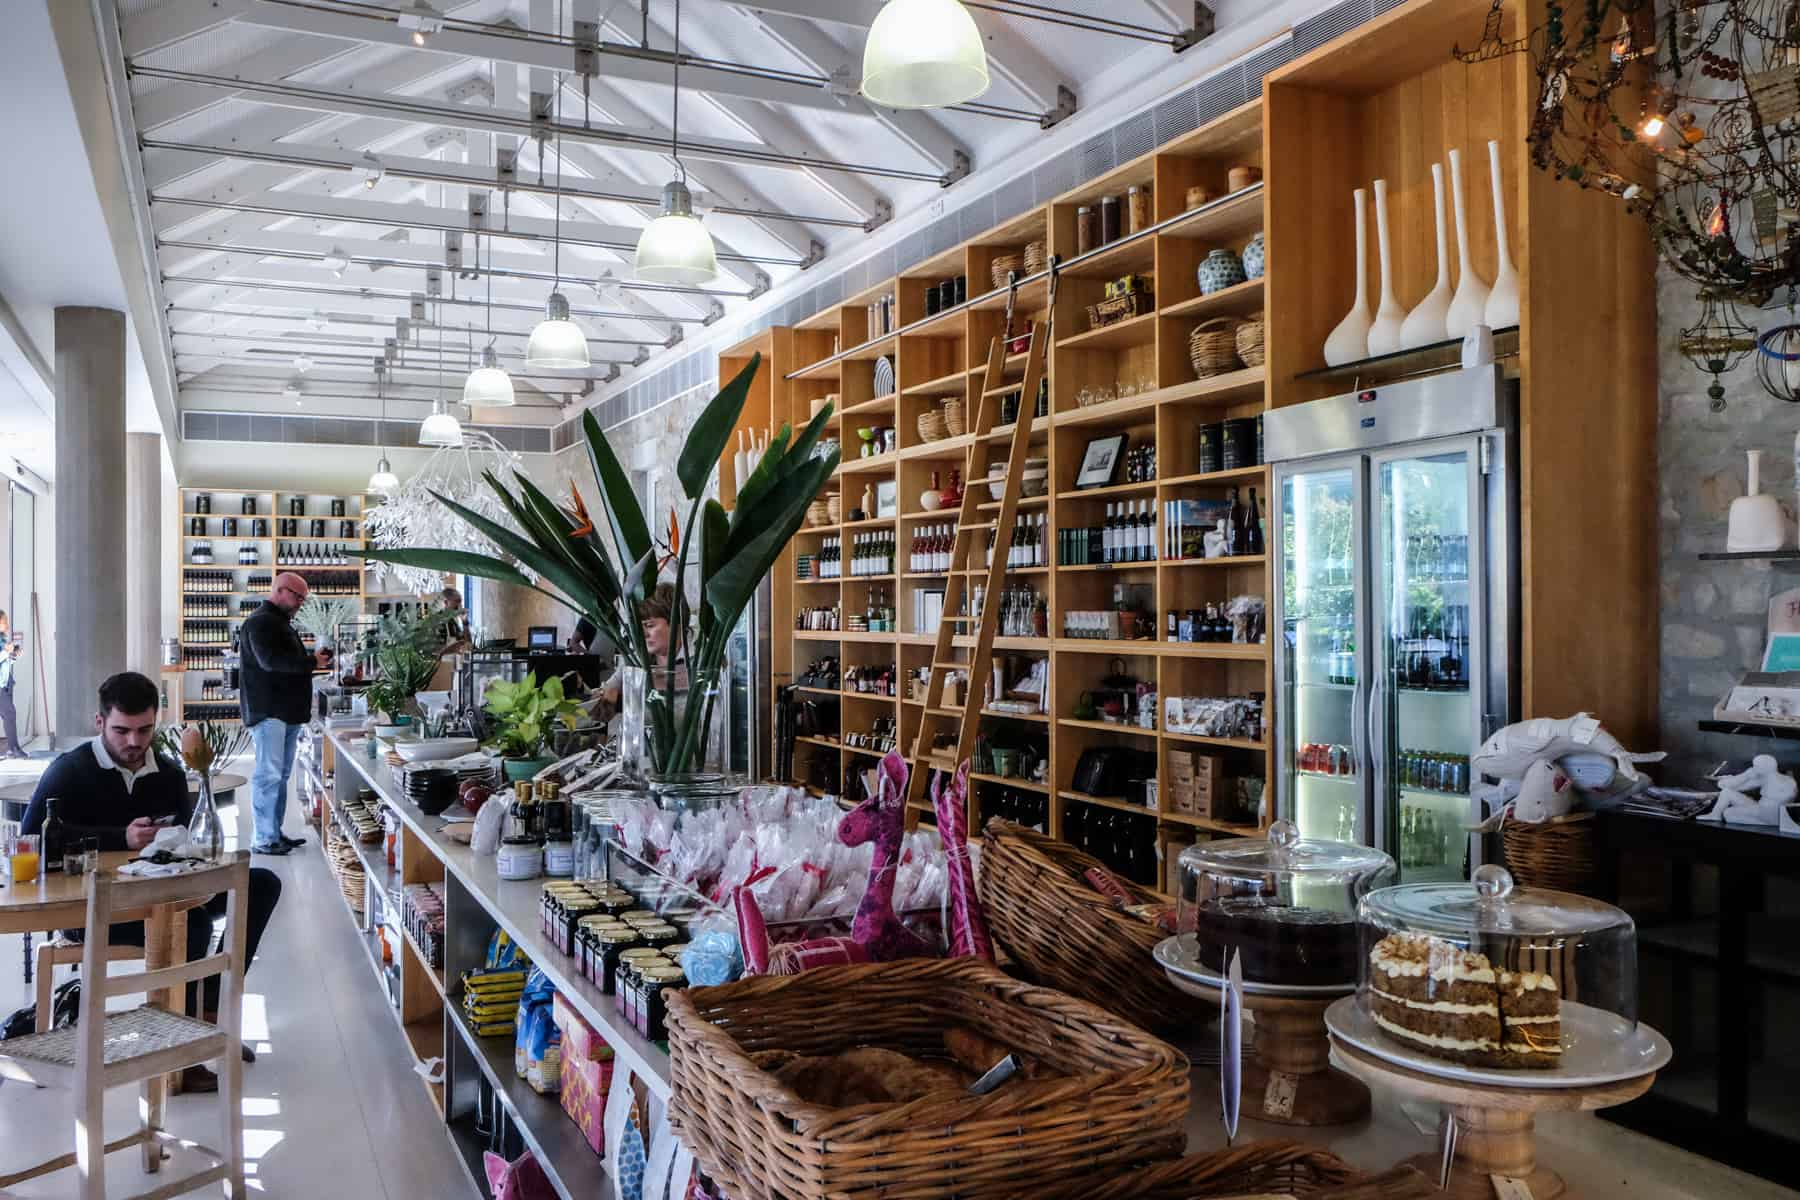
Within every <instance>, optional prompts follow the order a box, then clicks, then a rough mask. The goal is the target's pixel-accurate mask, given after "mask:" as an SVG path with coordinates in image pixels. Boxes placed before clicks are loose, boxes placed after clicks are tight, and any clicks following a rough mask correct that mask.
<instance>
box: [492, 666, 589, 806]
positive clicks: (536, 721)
mask: <svg viewBox="0 0 1800 1200" xmlns="http://www.w3.org/2000/svg"><path fill="white" fill-rule="evenodd" d="M481 707H482V708H483V709H484V710H485V711H486V712H487V715H488V716H489V717H491V718H493V722H494V728H493V734H492V736H491V737H490V738H489V739H488V744H489V745H490V746H492V747H493V748H494V749H495V750H498V751H499V752H500V761H501V766H502V767H503V768H504V770H505V771H506V780H507V782H508V783H512V782H514V781H516V780H520V779H530V778H531V777H532V776H533V775H536V774H537V773H538V772H539V771H541V770H543V769H544V768H545V767H547V766H549V765H550V764H551V763H552V762H554V761H555V756H554V755H552V754H551V753H550V737H551V734H552V733H554V732H555V729H556V727H557V726H558V725H561V726H562V727H563V728H564V729H573V728H575V723H576V717H577V714H579V713H580V712H581V706H580V705H578V704H576V703H575V701H573V700H571V699H570V698H568V697H567V696H565V695H564V694H563V684H562V680H561V679H557V678H554V677H553V678H550V679H547V680H545V681H544V682H543V683H542V684H539V683H538V681H537V676H536V675H535V674H529V673H528V674H527V675H526V676H525V678H523V679H521V680H520V681H519V682H517V683H508V682H507V681H506V680H504V679H496V680H495V681H494V682H492V683H490V684H489V685H488V689H487V694H486V695H485V696H484V697H483V698H482V703H481Z"/></svg>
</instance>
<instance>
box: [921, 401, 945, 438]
mask: <svg viewBox="0 0 1800 1200" xmlns="http://www.w3.org/2000/svg"><path fill="white" fill-rule="evenodd" d="M949 436H950V430H949V428H948V427H947V426H946V425H945V424H944V414H943V413H941V412H938V411H937V410H936V409H933V410H932V411H930V412H922V413H920V414H919V440H920V441H925V442H941V441H943V440H944V439H945V438H947V437H949Z"/></svg>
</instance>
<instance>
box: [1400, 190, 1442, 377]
mask: <svg viewBox="0 0 1800 1200" xmlns="http://www.w3.org/2000/svg"><path fill="white" fill-rule="evenodd" d="M1431 192H1432V203H1433V206H1434V208H1435V209H1436V212H1437V282H1436V283H1434V284H1432V285H1431V290H1430V291H1429V292H1426V293H1425V298H1424V299H1423V300H1421V301H1419V303H1418V304H1417V305H1415V306H1414V307H1413V310H1412V311H1411V312H1409V313H1407V314H1406V320H1404V321H1402V322H1401V323H1400V348H1401V349H1402V350H1416V349H1418V348H1419V347H1420V346H1429V345H1431V343H1433V342H1441V341H1443V340H1444V339H1445V338H1447V337H1449V336H1450V335H1449V334H1448V333H1446V332H1444V329H1445V318H1446V317H1448V316H1449V313H1450V240H1449V238H1448V237H1447V236H1446V233H1445V221H1444V168H1443V166H1442V165H1441V164H1439V163H1432V164H1431Z"/></svg>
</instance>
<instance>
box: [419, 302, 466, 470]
mask: <svg viewBox="0 0 1800 1200" xmlns="http://www.w3.org/2000/svg"><path fill="white" fill-rule="evenodd" d="M436 323H437V324H438V325H442V324H443V323H444V306H443V304H442V303H439V305H438V309H437V322H436ZM437 374H438V385H437V394H436V398H435V399H433V400H432V402H431V415H430V416H428V417H426V418H425V422H424V424H422V425H420V426H419V445H421V446H460V445H462V440H463V431H462V422H461V421H459V420H457V419H456V414H455V413H453V412H451V411H450V409H449V407H448V406H447V405H445V403H444V352H443V349H442V348H441V347H440V348H439V350H438V368H437Z"/></svg>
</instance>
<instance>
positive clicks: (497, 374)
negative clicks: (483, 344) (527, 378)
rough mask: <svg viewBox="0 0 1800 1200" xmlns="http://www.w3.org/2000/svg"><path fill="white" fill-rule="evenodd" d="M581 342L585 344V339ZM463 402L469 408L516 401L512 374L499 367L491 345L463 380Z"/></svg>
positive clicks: (506, 405)
mask: <svg viewBox="0 0 1800 1200" xmlns="http://www.w3.org/2000/svg"><path fill="white" fill-rule="evenodd" d="M582 344H583V345H584V346H585V345H586V344H587V343H586V341H585V339H584V340H583V343H582ZM463 403H464V404H466V405H468V406H469V407H470V408H511V407H512V406H513V405H515V404H517V403H518V400H517V398H516V397H514V395H513V383H512V376H510V375H508V374H507V373H506V372H505V371H503V370H501V369H500V355H499V354H497V353H495V351H494V348H493V347H492V346H489V347H487V348H486V349H485V350H483V351H482V352H481V365H480V366H479V367H476V368H475V369H474V370H473V371H470V372H469V377H468V378H467V379H466V380H464V381H463Z"/></svg>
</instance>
